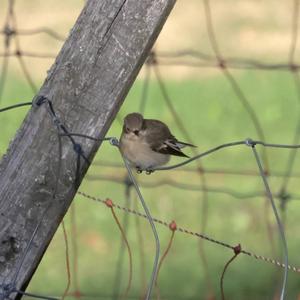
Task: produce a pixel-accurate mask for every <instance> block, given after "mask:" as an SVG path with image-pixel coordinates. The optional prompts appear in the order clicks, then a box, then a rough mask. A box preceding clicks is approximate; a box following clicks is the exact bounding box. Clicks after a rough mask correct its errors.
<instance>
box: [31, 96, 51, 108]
mask: <svg viewBox="0 0 300 300" xmlns="http://www.w3.org/2000/svg"><path fill="white" fill-rule="evenodd" d="M48 101H49V100H48V98H47V97H46V96H43V95H40V96H38V97H37V99H36V100H35V101H34V102H33V103H34V104H35V105H37V106H41V105H42V104H44V103H45V102H48Z"/></svg>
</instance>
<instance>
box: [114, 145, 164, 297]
mask: <svg viewBox="0 0 300 300" xmlns="http://www.w3.org/2000/svg"><path fill="white" fill-rule="evenodd" d="M111 144H112V145H114V146H116V147H117V148H118V150H119V152H120V154H121V156H122V158H123V161H124V165H125V167H126V169H127V172H128V175H129V177H130V180H131V181H132V183H133V186H134V188H135V190H136V193H137V195H138V197H139V199H140V202H141V204H142V206H143V209H144V211H145V213H146V216H147V219H148V221H149V224H150V226H151V229H152V232H153V236H154V239H155V257H154V261H153V268H152V274H151V278H150V282H149V285H148V290H147V295H146V298H145V299H146V300H149V299H150V298H151V294H152V291H153V287H154V283H155V279H156V276H157V269H158V262H159V254H160V242H159V237H158V234H157V230H156V226H155V224H154V221H153V219H152V216H151V213H150V211H149V209H148V206H147V204H146V201H145V199H144V197H143V195H142V193H141V191H140V188H139V186H138V183H137V181H136V180H135V178H134V176H133V173H132V171H131V168H130V166H129V164H128V162H127V161H126V159H125V157H124V156H123V154H122V152H121V151H120V148H119V142H118V140H117V139H113V140H111Z"/></svg>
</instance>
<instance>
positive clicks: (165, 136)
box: [144, 119, 188, 157]
mask: <svg viewBox="0 0 300 300" xmlns="http://www.w3.org/2000/svg"><path fill="white" fill-rule="evenodd" d="M144 122H145V128H146V132H147V133H146V135H145V139H146V141H147V143H148V144H149V145H150V148H151V149H152V150H153V151H155V152H159V153H162V154H170V155H176V156H183V157H188V156H187V155H185V154H184V153H183V152H182V151H181V150H180V148H182V144H183V143H179V144H178V141H177V139H176V138H175V137H174V136H173V135H172V133H171V132H170V130H169V128H168V127H167V126H166V125H165V124H164V123H162V122H160V121H158V120H149V119H145V120H144Z"/></svg>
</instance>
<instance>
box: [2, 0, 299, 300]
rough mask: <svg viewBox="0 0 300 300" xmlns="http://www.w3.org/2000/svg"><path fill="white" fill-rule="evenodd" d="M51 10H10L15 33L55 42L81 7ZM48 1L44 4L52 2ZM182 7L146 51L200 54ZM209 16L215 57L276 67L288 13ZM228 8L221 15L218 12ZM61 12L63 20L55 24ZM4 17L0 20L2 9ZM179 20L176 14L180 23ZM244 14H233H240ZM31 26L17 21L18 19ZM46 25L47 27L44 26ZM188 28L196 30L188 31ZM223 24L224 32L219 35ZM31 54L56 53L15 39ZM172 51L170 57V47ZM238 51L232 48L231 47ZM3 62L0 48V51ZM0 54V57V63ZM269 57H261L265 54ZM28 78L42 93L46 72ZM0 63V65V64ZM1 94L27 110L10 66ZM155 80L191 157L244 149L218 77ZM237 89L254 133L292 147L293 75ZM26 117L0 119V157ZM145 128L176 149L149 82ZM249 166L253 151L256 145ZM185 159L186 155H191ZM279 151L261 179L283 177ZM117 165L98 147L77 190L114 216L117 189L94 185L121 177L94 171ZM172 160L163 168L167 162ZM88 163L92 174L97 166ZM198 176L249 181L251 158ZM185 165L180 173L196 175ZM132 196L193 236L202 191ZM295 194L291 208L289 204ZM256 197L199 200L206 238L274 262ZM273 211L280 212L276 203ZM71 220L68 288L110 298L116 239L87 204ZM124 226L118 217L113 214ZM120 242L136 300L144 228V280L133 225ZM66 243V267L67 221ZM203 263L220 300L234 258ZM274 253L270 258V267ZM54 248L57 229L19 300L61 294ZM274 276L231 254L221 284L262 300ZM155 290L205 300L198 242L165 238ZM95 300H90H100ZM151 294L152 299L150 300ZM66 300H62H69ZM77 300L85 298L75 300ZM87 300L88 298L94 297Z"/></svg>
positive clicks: (38, 6)
mask: <svg viewBox="0 0 300 300" xmlns="http://www.w3.org/2000/svg"><path fill="white" fill-rule="evenodd" d="M54 2H55V3H57V6H55V8H54V9H52V8H51V9H50V8H49V6H48V5H49V3H48V4H45V3H46V2H45V1H38V0H34V1H33V0H31V1H30V5H28V4H27V3H28V1H27V0H26V2H25V0H19V6H18V11H17V12H18V15H20V18H19V22H18V24H19V26H20V27H21V28H23V27H26V28H30V27H31V28H32V27H35V26H38V25H39V24H46V25H48V26H49V27H51V28H54V29H56V30H58V31H59V32H61V33H62V34H64V35H67V32H68V30H69V28H70V26H71V24H72V22H73V21H74V19H75V18H76V16H77V15H78V13H79V12H80V7H81V6H82V3H83V1H79V0H78V1H73V2H72V1H70V0H69V1H63V2H61V1H60V2H58V1H54ZM54 2H53V3H54ZM189 3H190V4H189V5H188V6H187V5H186V3H185V2H184V1H178V4H177V7H176V8H175V10H174V12H173V14H172V15H171V17H170V20H169V21H168V23H167V24H166V26H165V28H164V31H163V32H162V35H161V36H160V38H159V40H158V43H157V46H156V49H158V50H161V51H165V50H170V48H171V50H176V49H190V48H193V49H200V50H201V51H204V52H208V53H211V52H210V51H211V48H210V46H209V43H208V38H207V35H206V31H205V28H204V20H203V17H201V18H199V16H203V15H202V14H203V7H202V5H199V1H198V0H190V2H189ZM212 3H213V7H212V8H213V14H214V19H215V21H216V30H217V33H218V38H219V41H220V44H221V47H222V49H223V50H224V54H225V55H230V56H242V57H255V58H259V59H262V60H264V61H266V60H267V61H280V62H282V61H286V57H287V53H288V49H289V42H290V39H289V37H290V36H289V32H290V27H289V26H290V23H289V22H288V21H287V20H289V17H290V12H291V8H292V7H291V5H286V4H284V3H280V4H278V3H277V2H276V3H277V4H276V5H273V4H274V3H275V1H269V2H268V3H266V2H265V3H254V2H253V1H239V2H238V3H236V1H226V5H225V4H224V3H223V2H222V1H212ZM227 5H228V6H227ZM66 7H69V10H68V16H67V15H66V14H65V13H64V12H65V11H66ZM0 8H1V9H0V15H1V16H3V15H2V14H3V12H4V11H5V6H3V5H2V4H0ZM2 8H3V9H2ZM183 11H184V12H185V13H183ZM241 11H242V12H243V14H240V12H241ZM29 13H30V14H31V15H32V16H36V18H35V17H31V18H28V14H29ZM45 20H47V22H45ZM195 20H199V22H198V21H197V22H196V21H195ZM224 24H225V25H224ZM36 44H38V45H39V48H38V49H39V51H41V52H53V53H56V52H57V51H58V50H59V48H60V45H61V44H60V43H56V42H53V43H52V42H51V41H49V39H48V38H47V37H45V36H41V35H38V36H35V37H32V38H31V37H25V38H24V40H22V45H23V46H24V47H25V49H28V50H31V51H32V50H36V48H35V46H34V45H36ZM170 45H171V47H170ZM237 45H238V47H237ZM1 51H2V49H1ZM1 51H0V52H1ZM270 51H271V55H270ZM26 62H27V64H28V65H29V66H30V71H31V72H32V74H33V77H34V79H35V80H36V81H37V82H39V83H40V84H41V83H42V78H43V77H44V75H45V73H46V70H47V69H48V68H49V64H50V62H51V61H36V60H34V59H30V58H29V59H26ZM0 63H1V60H0ZM9 66H10V72H9V74H8V79H7V84H6V85H5V90H4V95H3V101H2V102H1V107H4V106H7V105H11V104H13V103H19V102H24V101H30V100H31V99H32V96H33V95H32V91H31V90H30V88H29V87H28V85H27V84H26V82H25V81H24V78H23V77H22V75H21V73H20V69H19V68H18V66H17V64H16V61H12V62H11V63H10V65H9ZM161 71H162V75H163V78H164V81H165V84H166V88H167V90H168V92H169V95H170V98H171V99H172V103H173V104H174V106H175V109H176V111H177V112H178V114H179V115H180V118H181V120H182V121H183V123H184V125H185V126H186V128H187V130H188V131H189V133H190V135H191V137H192V140H193V142H194V144H195V145H197V147H198V148H197V150H198V151H199V152H202V151H206V150H208V149H210V148H212V147H215V146H217V145H220V144H223V143H227V142H233V141H238V140H244V139H246V138H249V137H251V138H253V139H258V135H257V132H256V130H255V127H254V125H253V122H252V120H251V118H250V116H249V114H248V113H247V111H246V110H245V108H244V107H243V105H242V104H241V103H240V101H239V99H238V98H237V97H236V95H235V94H234V92H233V90H232V88H231V86H230V85H229V83H228V82H227V81H226V79H225V78H224V77H223V76H222V74H221V73H220V72H219V71H218V70H213V69H196V68H194V69H192V70H191V69H188V68H187V67H176V68H175V67H163V68H162V69H161ZM232 74H233V75H234V76H235V78H236V79H237V81H238V83H239V85H240V87H241V89H242V90H243V92H244V93H245V95H246V96H247V98H248V100H249V102H250V103H251V105H252V107H253V109H254V111H255V113H256V115H257V118H258V119H259V121H260V124H261V126H262V128H263V130H264V133H265V136H266V141H267V142H270V143H287V144H290V143H292V142H293V139H294V135H295V131H296V125H297V121H298V119H299V102H298V99H297V94H296V87H295V84H294V80H293V77H292V75H291V74H290V73H289V72H270V71H259V72H258V71H247V72H246V71H233V72H232ZM143 78H144V76H143V71H142V74H141V75H140V76H139V78H138V80H137V81H136V82H135V84H134V86H133V87H132V89H131V91H130V93H129V95H128V96H127V99H126V101H125V102H124V104H123V106H122V108H121V110H120V112H119V118H120V119H122V118H123V117H124V116H125V115H126V114H127V113H129V112H132V111H138V110H139V107H140V101H141V95H142V88H143ZM27 109H28V108H19V109H18V110H15V111H10V112H6V113H2V114H0V124H1V139H0V153H1V154H4V153H5V151H6V148H7V146H8V145H9V142H10V140H11V139H12V138H13V136H14V134H15V131H16V130H17V129H18V127H19V125H20V123H21V122H22V120H23V118H24V116H25V115H26V111H27ZM145 117H147V118H157V119H161V120H163V121H164V122H166V123H167V124H168V125H169V126H170V128H172V132H173V133H174V134H175V136H176V137H178V139H182V140H184V136H183V134H182V132H180V130H179V128H178V127H177V124H176V122H175V120H174V118H173V116H172V114H171V113H170V111H169V109H168V108H167V106H166V104H165V103H164V100H163V96H162V94H161V92H160V89H159V85H158V83H157V82H156V80H154V79H152V80H151V82H150V86H149V95H148V101H147V103H146V110H145ZM120 131H121V126H120V124H119V122H118V121H117V120H115V121H114V123H113V125H112V127H111V129H110V131H109V132H108V136H116V137H118V136H119V135H120ZM258 149H259V153H260V155H261V154H262V152H261V150H262V148H261V147H260V146H258ZM186 153H187V154H189V155H192V153H191V151H190V150H188V149H187V150H186ZM289 153H290V152H289V150H280V149H268V150H267V156H268V161H269V167H270V174H271V175H272V174H274V173H275V172H285V170H286V165H287V160H288V157H289ZM107 161H108V162H113V163H120V164H121V163H122V161H121V157H120V155H119V154H118V152H117V150H116V149H115V148H112V146H110V145H109V144H108V143H103V145H102V146H101V149H100V150H99V152H98V154H97V156H96V157H95V160H94V162H96V163H95V164H93V165H92V167H91V168H90V170H89V172H88V174H87V177H86V179H85V180H84V182H83V183H82V185H81V187H80V190H81V191H83V192H87V193H89V194H91V195H93V196H97V197H99V198H101V199H105V198H107V197H109V198H111V199H113V201H114V202H115V203H118V204H119V205H121V206H125V205H126V197H125V187H124V185H122V184H119V183H116V182H110V181H104V180H100V179H98V180H96V179H95V177H96V176H102V177H103V176H112V177H116V178H118V179H120V180H123V179H125V177H126V170H125V168H123V167H121V168H111V167H104V166H101V165H99V162H107ZM180 161H182V159H180V158H174V159H172V163H175V162H180ZM97 163H98V164H97ZM201 163H202V164H203V167H204V169H207V170H214V169H233V170H236V171H257V170H258V168H257V165H256V162H255V159H254V157H253V154H252V151H251V149H250V148H249V147H247V146H239V147H235V148H230V149H224V150H221V151H219V152H216V153H214V154H211V155H210V156H207V157H205V158H203V159H202V160H201ZM195 166H196V163H192V164H191V165H190V167H195ZM298 171H299V158H298V157H297V158H296V161H295V163H294V173H297V172H298ZM205 177H206V183H207V186H208V187H209V188H211V189H213V188H214V189H218V188H219V189H228V190H230V191H233V192H235V193H238V194H243V195H244V194H252V193H256V192H257V191H258V192H261V193H263V192H264V187H263V184H262V180H261V178H259V177H256V176H241V175H228V174H227V175H226V174H219V175H218V174H213V173H207V174H206V175H205ZM137 178H138V180H139V181H140V182H145V183H148V184H150V183H156V182H162V181H164V180H172V181H175V182H178V183H181V184H190V185H197V186H199V187H200V186H201V182H200V179H199V176H198V175H197V174H196V173H192V172H186V171H183V170H180V169H178V170H176V171H162V172H156V173H154V174H152V175H151V176H147V175H144V174H142V175H137ZM269 182H270V187H271V190H272V191H273V192H274V194H277V193H278V192H279V191H280V188H281V185H282V182H283V178H281V177H278V176H270V178H269ZM142 193H143V195H144V197H145V199H146V201H147V204H148V205H149V208H150V210H151V212H152V214H153V216H155V217H157V218H159V219H162V220H165V221H166V222H170V221H171V220H176V222H177V224H178V225H179V226H182V227H185V228H188V229H190V230H193V231H197V232H199V231H200V230H201V224H202V222H203V215H202V211H203V192H202V191H189V190H184V189H180V188H177V187H174V186H168V185H164V186H160V187H152V188H146V187H142ZM288 193H290V194H291V196H292V197H291V201H290V202H289V203H288V205H287V210H286V216H287V218H286V236H287V240H288V247H289V253H290V264H291V265H295V266H299V265H300V259H299V255H298V253H299V242H298V239H297V237H298V235H299V226H298V223H299V217H298V216H299V213H300V208H299V204H298V203H299V195H300V192H299V179H298V178H292V179H291V180H290V181H289V185H288ZM297 195H298V197H297ZM131 196H132V197H131V199H130V206H131V207H136V209H137V210H139V211H141V212H142V207H141V206H140V204H139V202H138V201H137V198H136V195H135V192H134V191H131ZM265 203H266V199H265V197H258V196H256V197H244V198H238V197H234V196H233V195H229V194H226V193H216V192H210V191H209V192H208V212H207V215H206V217H207V227H206V232H205V233H206V234H207V235H209V236H211V237H213V238H215V239H218V240H221V241H224V242H227V243H229V244H232V245H237V244H238V243H241V245H242V248H243V249H245V250H248V251H253V252H255V253H257V254H260V255H265V256H268V257H274V258H278V259H279V260H280V254H279V253H280V250H279V249H280V246H279V244H278V243H279V242H277V241H278V237H277V235H278V233H277V227H276V223H275V219H274V216H273V214H272V212H271V210H270V209H269V212H268V213H267V214H266V213H265V207H266V204H265ZM276 204H277V205H278V207H279V201H278V199H276ZM73 209H74V210H75V211H76V214H75V216H76V224H77V236H76V240H77V243H78V252H79V253H78V255H79V261H78V274H77V276H78V282H79V285H80V290H81V291H82V292H84V293H87V294H89V295H91V296H92V295H96V297H95V298H96V299H113V297H112V295H114V293H115V285H114V282H115V273H116V264H117V258H118V253H119V249H120V232H119V231H118V228H117V225H116V223H115V222H114V221H113V218H112V215H111V212H110V211H109V210H108V208H107V207H105V206H104V205H103V204H100V203H95V202H92V201H90V200H87V199H85V198H83V197H82V196H80V195H78V196H77V197H76V198H75V200H74V204H73ZM117 215H118V217H119V218H120V219H121V220H123V218H124V216H125V214H124V213H123V212H121V211H117ZM266 216H268V218H269V220H270V222H271V227H272V232H273V234H274V239H275V246H274V247H273V246H272V244H271V243H270V240H269V237H268V234H267V227H266ZM128 222H129V229H128V230H129V231H128V239H129V243H130V246H131V250H132V255H133V281H132V288H131V291H130V296H131V297H132V299H135V298H139V296H140V295H142V294H143V292H144V284H145V282H147V280H148V279H149V276H150V272H151V266H152V261H153V258H154V250H155V249H154V240H153V237H152V233H151V231H150V228H149V225H148V223H147V222H146V221H145V220H140V225H141V232H142V236H143V240H144V251H145V260H146V270H145V272H143V271H141V266H142V260H141V257H140V248H139V242H138V231H137V217H135V216H133V215H128ZM65 224H66V228H67V232H68V234H69V243H70V245H69V246H70V256H71V257H70V259H71V261H72V259H73V257H74V252H73V247H72V243H71V240H70V239H71V215H70V212H69V213H68V214H67V215H66V217H65ZM157 229H158V231H159V236H160V240H161V246H162V250H164V249H165V248H166V246H167V244H168V241H169V238H170V235H171V233H170V231H169V230H168V229H166V228H165V227H162V226H160V225H157ZM203 245H204V249H205V252H206V254H207V261H208V268H209V273H210V279H211V281H212V287H213V291H214V293H215V295H216V298H217V299H220V287H219V281H220V277H221V273H222V270H223V268H224V265H225V263H226V262H227V261H228V260H229V258H230V257H231V256H232V255H233V253H232V251H230V250H228V249H225V248H223V247H221V246H218V245H215V244H212V243H210V242H206V241H205V242H204V244H203ZM274 253H275V256H274ZM65 260H66V259H65V243H64V239H63V232H62V229H61V228H59V230H58V232H57V233H56V235H55V237H54V238H53V240H52V242H51V244H50V246H49V249H48V251H47V252H46V254H45V256H44V258H43V260H42V263H41V265H40V266H39V268H38V270H37V272H36V274H35V276H34V277H33V280H32V281H31V283H30V286H29V291H32V292H36V293H40V294H44V295H55V296H59V295H62V293H63V291H64V289H65V286H66V283H67V274H66V261H65ZM127 266H128V257H127V256H126V254H125V261H124V266H123V269H122V272H121V271H119V273H122V278H123V279H122V285H121V289H120V292H122V291H124V289H125V288H126V283H127V276H128V267H127ZM73 271H74V270H73V267H72V286H71V290H74V288H75V286H74V280H75V278H74V272H73ZM281 277H282V270H280V269H278V268H276V267H275V266H273V265H270V264H267V263H264V262H261V261H257V260H255V259H253V258H250V257H247V256H243V255H240V256H239V257H238V258H237V260H236V261H234V262H233V264H232V265H230V267H229V269H228V273H227V274H226V276H225V293H226V299H242V300H248V299H249V300H250V299H251V300H252V299H258V300H260V299H273V298H272V297H273V295H274V294H275V291H276V289H278V288H279V287H280V284H281ZM158 282H159V287H160V292H161V296H162V299H168V300H171V299H174V300H175V299H208V298H207V295H208V293H209V288H208V287H207V277H206V276H205V272H204V267H203V263H202V262H201V258H200V255H199V240H198V239H197V238H196V237H193V236H188V235H184V234H182V233H180V232H177V233H176V234H175V239H174V244H173V247H172V248H171V250H170V253H169V255H168V257H167V258H166V261H165V264H164V265H163V267H162V269H161V272H160V276H159V280H158ZM299 293H300V285H299V275H297V274H296V273H292V272H290V273H289V280H288V296H287V299H297V297H299V296H298V295H299ZM99 295H101V298H100V296H99ZM155 295H156V294H155V293H154V296H155ZM70 299H71V297H70ZM83 299H86V300H88V299H90V298H89V297H83ZM93 299H94V298H93Z"/></svg>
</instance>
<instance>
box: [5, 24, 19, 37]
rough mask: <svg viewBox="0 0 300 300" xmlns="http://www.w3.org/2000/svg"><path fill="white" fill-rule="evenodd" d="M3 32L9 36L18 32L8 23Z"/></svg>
mask: <svg viewBox="0 0 300 300" xmlns="http://www.w3.org/2000/svg"><path fill="white" fill-rule="evenodd" d="M3 33H4V34H5V35H6V36H7V37H10V36H11V35H14V34H16V31H15V30H14V29H12V28H11V27H9V25H6V26H5V27H4V31H3Z"/></svg>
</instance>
